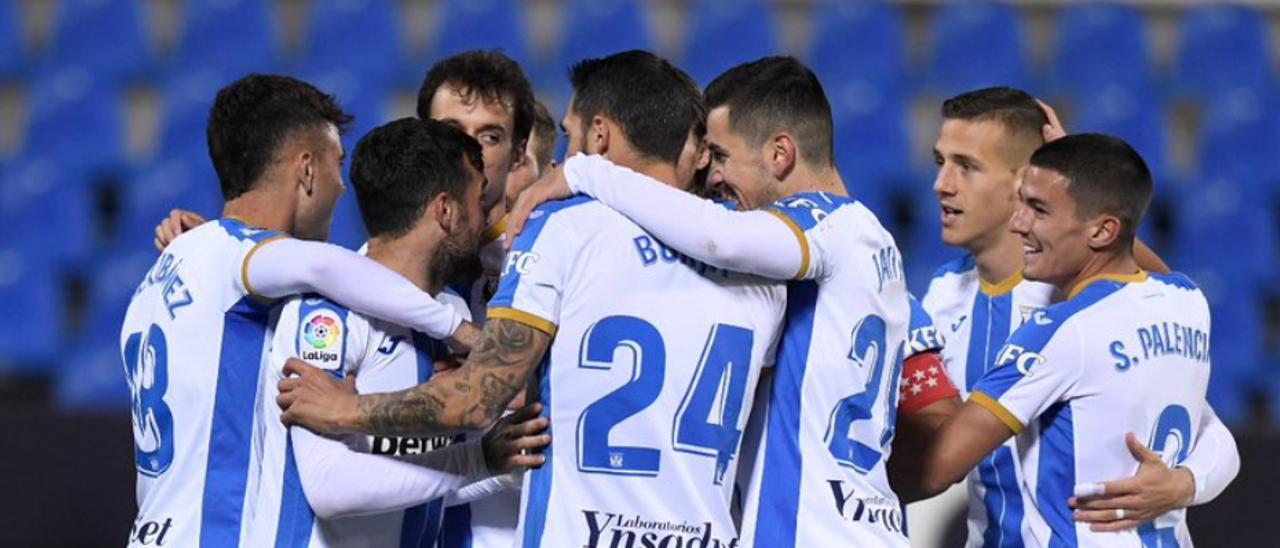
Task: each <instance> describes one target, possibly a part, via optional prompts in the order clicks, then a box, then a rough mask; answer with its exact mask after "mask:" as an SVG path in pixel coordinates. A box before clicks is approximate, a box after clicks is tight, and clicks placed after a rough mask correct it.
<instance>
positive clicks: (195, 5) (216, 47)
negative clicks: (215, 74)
mask: <svg viewBox="0 0 1280 548" xmlns="http://www.w3.org/2000/svg"><path fill="white" fill-rule="evenodd" d="M276 51H277V41H276V32H275V26H274V25H273V24H272V21H271V12H270V6H269V5H268V3H267V2H266V0H186V2H185V14H184V15H183V27H182V38H181V40H180V41H179V45H178V51H177V57H176V58H175V59H174V60H173V61H174V66H175V67H178V68H181V69H189V68H192V67H215V68H220V69H223V70H226V71H228V72H230V73H232V74H235V75H236V76H240V75H242V74H244V73H247V72H252V71H266V70H269V69H271V67H272V66H273V65H274V64H275V62H276V61H277V60H278V59H277V54H276Z"/></svg>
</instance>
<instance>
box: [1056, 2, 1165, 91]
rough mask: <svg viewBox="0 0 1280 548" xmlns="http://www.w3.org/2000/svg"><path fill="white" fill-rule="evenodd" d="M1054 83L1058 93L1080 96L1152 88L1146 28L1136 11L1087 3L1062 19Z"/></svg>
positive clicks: (1067, 11)
mask: <svg viewBox="0 0 1280 548" xmlns="http://www.w3.org/2000/svg"><path fill="white" fill-rule="evenodd" d="M1056 26H1057V33H1056V34H1057V37H1058V43H1057V46H1056V49H1055V50H1054V60H1053V72H1054V75H1053V76H1054V81H1055V83H1056V84H1057V87H1058V88H1059V89H1063V90H1067V91H1071V92H1075V93H1080V92H1086V91H1089V90H1092V89H1095V88H1097V87H1101V86H1108V85H1121V86H1124V87H1127V88H1129V89H1133V90H1137V91H1145V90H1148V89H1150V88H1151V87H1152V73H1151V69H1150V66H1151V63H1150V57H1149V53H1148V50H1147V27H1146V21H1145V20H1144V19H1143V14H1142V12H1141V11H1139V10H1138V9H1137V8H1134V7H1131V6H1124V5H1119V4H1106V3H1084V4H1074V5H1070V6H1067V7H1066V8H1064V9H1063V11H1062V13H1061V14H1059V15H1058V20H1057V25H1056Z"/></svg>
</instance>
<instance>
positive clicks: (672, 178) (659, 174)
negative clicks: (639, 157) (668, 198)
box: [618, 161, 688, 190]
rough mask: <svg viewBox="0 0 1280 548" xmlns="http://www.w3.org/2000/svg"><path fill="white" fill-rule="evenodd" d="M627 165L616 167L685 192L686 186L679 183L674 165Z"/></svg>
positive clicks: (660, 163) (656, 163) (641, 162)
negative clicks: (621, 167) (646, 176)
mask: <svg viewBox="0 0 1280 548" xmlns="http://www.w3.org/2000/svg"><path fill="white" fill-rule="evenodd" d="M628 164H629V165H628ZM628 164H618V165H621V166H623V167H625V168H627V169H630V170H632V171H635V172H636V173H640V174H642V175H648V176H649V178H651V179H654V180H657V181H658V182H661V183H662V184H664V185H667V186H671V187H675V188H678V189H680V190H686V188H687V186H688V184H687V183H686V182H681V181H680V179H679V178H678V177H676V166H675V165H674V164H669V163H667V162H657V161H654V162H644V161H640V162H628Z"/></svg>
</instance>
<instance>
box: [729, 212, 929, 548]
mask: <svg viewBox="0 0 1280 548" xmlns="http://www.w3.org/2000/svg"><path fill="white" fill-rule="evenodd" d="M775 210H776V211H777V212H778V213H780V214H781V216H782V217H783V219H784V220H788V221H789V222H790V223H792V224H793V228H794V229H795V231H796V234H797V236H798V237H799V238H800V239H801V245H803V246H805V249H806V252H807V253H808V256H809V257H810V258H811V260H812V264H811V265H809V267H808V268H805V269H804V270H805V272H802V275H803V277H804V278H807V279H805V280H804V281H794V282H791V283H790V284H789V285H788V295H787V299H788V302H787V327H786V330H785V332H784V334H783V339H782V342H781V343H780V345H779V348H778V364H777V366H776V367H775V368H774V374H773V376H772V392H771V394H770V397H769V399H768V401H767V409H764V407H765V406H764V405H761V406H759V408H758V409H757V410H756V414H757V417H753V420H756V419H757V418H758V417H759V418H764V419H765V420H764V424H763V425H762V426H761V429H760V430H759V431H753V433H754V434H755V435H758V436H759V440H758V443H757V444H756V455H755V456H754V459H753V460H754V462H753V463H752V466H751V470H749V471H748V470H744V473H749V478H748V479H747V480H746V489H745V491H744V498H743V500H744V505H745V508H744V517H743V523H744V526H743V545H744V546H761V547H764V546H768V547H790V546H834V545H844V546H907V545H908V542H907V537H906V535H905V532H904V530H903V523H902V512H901V505H900V504H899V502H898V498H897V495H895V494H894V493H893V491H892V490H891V489H890V487H889V480H888V477H887V475H886V472H885V468H884V462H885V461H886V460H887V459H888V457H889V446H890V442H891V440H892V439H893V424H894V417H895V416H896V413H897V409H896V408H897V403H898V385H899V382H900V377H901V374H902V362H903V359H904V358H905V352H906V346H907V330H908V324H909V321H910V306H909V304H908V297H907V291H906V284H905V282H904V281H903V274H902V261H901V258H900V255H899V254H898V249H897V247H896V245H895V244H894V241H893V237H892V236H890V235H889V233H888V232H887V231H885V230H884V228H882V227H881V226H880V223H879V221H877V220H876V218H875V216H874V215H873V214H872V213H871V212H870V211H868V210H867V209H866V208H865V207H863V206H862V205H861V204H859V203H857V202H854V201H852V200H850V199H848V198H844V197H839V196H834V195H829V194H824V193H802V194H797V195H794V196H792V197H789V198H786V199H784V200H782V201H780V202H778V203H777V204H775ZM763 384H764V383H762V385H763ZM757 424H759V422H757Z"/></svg>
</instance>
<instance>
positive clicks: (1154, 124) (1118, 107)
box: [1071, 84, 1169, 179]
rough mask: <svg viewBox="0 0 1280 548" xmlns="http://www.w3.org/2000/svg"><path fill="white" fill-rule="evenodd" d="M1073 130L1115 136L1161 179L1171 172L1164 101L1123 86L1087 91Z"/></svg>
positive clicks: (1083, 96) (1077, 110)
mask: <svg viewBox="0 0 1280 548" xmlns="http://www.w3.org/2000/svg"><path fill="white" fill-rule="evenodd" d="M1075 112H1076V119H1075V121H1074V122H1073V123H1072V124H1071V130H1072V131H1074V132H1077V133H1083V132H1095V133H1106V134H1110V135H1115V136H1117V137H1120V138H1122V139H1124V140H1125V141H1128V142H1129V144H1130V145H1132V146H1133V147H1134V148H1135V149H1136V150H1137V151H1138V153H1139V154H1141V155H1142V158H1143V159H1144V160H1146V162H1147V166H1148V167H1150V168H1151V170H1152V172H1153V173H1154V174H1155V176H1156V177H1157V178H1158V179H1161V178H1162V177H1161V175H1162V174H1164V173H1167V172H1168V171H1169V152H1168V149H1169V131H1168V127H1167V126H1166V124H1165V116H1164V102H1163V101H1161V100H1160V99H1159V98H1157V97H1153V96H1151V95H1144V94H1142V93H1139V92H1137V91H1135V90H1134V88H1130V87H1127V86H1124V85H1120V84H1110V85H1102V86H1100V87H1096V88H1093V89H1091V90H1088V91H1085V92H1084V93H1083V94H1082V95H1081V99H1080V100H1079V101H1078V102H1077V103H1076V109H1075Z"/></svg>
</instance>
